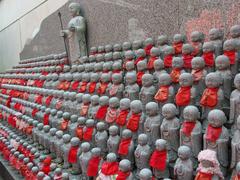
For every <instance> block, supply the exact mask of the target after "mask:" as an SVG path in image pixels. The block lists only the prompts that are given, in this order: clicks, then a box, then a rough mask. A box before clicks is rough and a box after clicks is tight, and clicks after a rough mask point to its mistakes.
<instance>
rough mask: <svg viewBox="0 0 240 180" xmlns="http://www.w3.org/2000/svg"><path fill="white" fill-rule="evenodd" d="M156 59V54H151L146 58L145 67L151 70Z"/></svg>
mask: <svg viewBox="0 0 240 180" xmlns="http://www.w3.org/2000/svg"><path fill="white" fill-rule="evenodd" d="M157 59H158V57H156V56H151V57H150V58H149V60H148V64H147V68H148V70H153V69H154V62H155V61H156V60H157Z"/></svg>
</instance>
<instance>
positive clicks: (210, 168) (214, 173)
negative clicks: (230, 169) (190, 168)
mask: <svg viewBox="0 0 240 180" xmlns="http://www.w3.org/2000/svg"><path fill="white" fill-rule="evenodd" d="M198 161H199V165H198V168H197V175H196V177H195V180H202V179H210V180H214V179H216V180H223V179H224V177H223V174H222V172H221V170H220V165H219V162H218V159H217V156H216V152H215V151H212V150H210V149H206V150H203V151H201V152H200V153H199V154H198Z"/></svg>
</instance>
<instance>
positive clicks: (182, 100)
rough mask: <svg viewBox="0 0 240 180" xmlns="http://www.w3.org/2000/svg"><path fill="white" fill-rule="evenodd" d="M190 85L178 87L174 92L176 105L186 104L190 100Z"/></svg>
mask: <svg viewBox="0 0 240 180" xmlns="http://www.w3.org/2000/svg"><path fill="white" fill-rule="evenodd" d="M191 88H192V87H191V86H189V87H180V88H179V89H178V92H177V94H176V104H177V105H178V106H187V105H189V103H190V101H191Z"/></svg>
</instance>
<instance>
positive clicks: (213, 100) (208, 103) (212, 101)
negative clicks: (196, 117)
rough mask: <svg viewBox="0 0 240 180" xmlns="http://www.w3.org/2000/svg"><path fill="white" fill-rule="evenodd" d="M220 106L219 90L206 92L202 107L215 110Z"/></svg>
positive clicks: (209, 89)
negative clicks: (214, 108)
mask: <svg viewBox="0 0 240 180" xmlns="http://www.w3.org/2000/svg"><path fill="white" fill-rule="evenodd" d="M217 104H218V88H207V89H205V90H204V92H203V95H202V97H201V100H200V105H201V106H204V107H209V108H213V107H215V106H216V105H217Z"/></svg>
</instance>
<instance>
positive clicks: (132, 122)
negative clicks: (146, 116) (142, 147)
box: [127, 113, 142, 132]
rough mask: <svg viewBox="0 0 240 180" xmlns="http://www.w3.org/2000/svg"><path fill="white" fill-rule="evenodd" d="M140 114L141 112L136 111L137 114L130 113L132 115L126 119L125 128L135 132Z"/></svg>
mask: <svg viewBox="0 0 240 180" xmlns="http://www.w3.org/2000/svg"><path fill="white" fill-rule="evenodd" d="M141 115H142V113H138V114H134V113H132V115H131V116H130V118H129V119H128V122H127V128H128V129H130V130H131V131H133V132H136V131H137V130H138V126H139V121H140V118H141Z"/></svg>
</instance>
